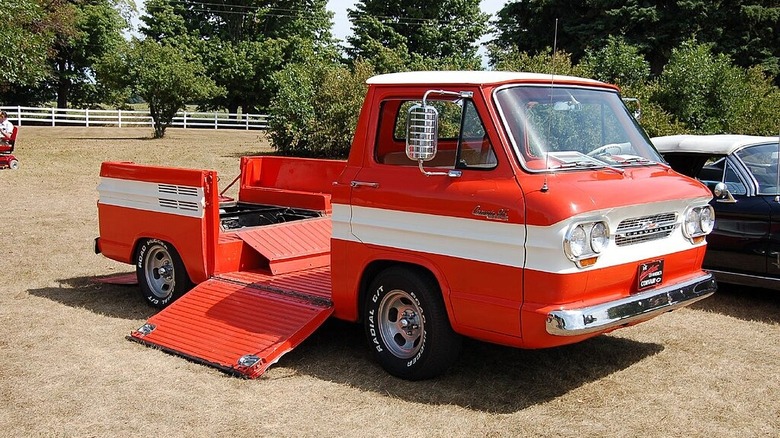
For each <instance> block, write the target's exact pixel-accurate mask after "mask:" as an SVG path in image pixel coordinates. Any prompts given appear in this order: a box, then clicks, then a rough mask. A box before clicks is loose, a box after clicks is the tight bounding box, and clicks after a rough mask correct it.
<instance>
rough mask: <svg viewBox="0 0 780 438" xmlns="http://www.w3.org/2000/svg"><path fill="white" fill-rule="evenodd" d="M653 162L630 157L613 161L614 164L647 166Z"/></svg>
mask: <svg viewBox="0 0 780 438" xmlns="http://www.w3.org/2000/svg"><path fill="white" fill-rule="evenodd" d="M653 162H654V161H652V160H649V159H647V158H645V157H638V156H631V157H626V158H624V159H622V160H620V161H615V164H647V163H653Z"/></svg>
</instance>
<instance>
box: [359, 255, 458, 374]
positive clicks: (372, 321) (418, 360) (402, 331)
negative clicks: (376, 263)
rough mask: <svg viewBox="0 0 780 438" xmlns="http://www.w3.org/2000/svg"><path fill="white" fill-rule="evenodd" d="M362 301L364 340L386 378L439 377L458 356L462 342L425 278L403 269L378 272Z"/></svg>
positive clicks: (432, 285) (431, 282)
mask: <svg viewBox="0 0 780 438" xmlns="http://www.w3.org/2000/svg"><path fill="white" fill-rule="evenodd" d="M369 294H370V295H369V296H368V299H367V300H366V306H365V314H364V318H363V319H364V324H365V330H366V337H367V338H368V342H369V344H370V345H371V347H372V351H373V353H374V356H375V357H376V359H377V361H378V362H379V363H380V364H381V365H382V367H383V368H384V369H385V370H386V371H387V372H388V373H390V374H392V375H394V376H396V377H400V378H403V379H408V380H422V379H428V378H432V377H436V376H438V375H440V374H442V373H443V372H444V371H445V370H446V369H447V368H448V367H449V366H450V365H451V364H452V363H453V362H454V361H455V359H456V358H457V357H458V354H459V353H460V347H461V339H460V336H459V335H458V334H456V333H455V332H454V331H453V330H452V327H451V325H450V322H449V319H448V318H447V311H446V309H445V308H444V301H443V300H442V296H441V292H440V290H439V287H438V285H437V284H436V282H435V281H434V280H433V279H432V278H431V277H430V276H429V275H425V273H423V272H420V271H418V270H415V269H410V268H405V267H393V268H389V269H387V270H385V271H383V272H381V273H380V274H379V275H378V276H377V277H376V278H375V279H374V281H373V282H372V283H371V287H370V289H369Z"/></svg>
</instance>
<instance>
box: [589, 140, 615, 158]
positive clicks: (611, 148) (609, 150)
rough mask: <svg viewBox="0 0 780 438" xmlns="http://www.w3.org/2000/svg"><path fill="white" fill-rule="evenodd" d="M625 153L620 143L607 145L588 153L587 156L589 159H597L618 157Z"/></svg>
mask: <svg viewBox="0 0 780 438" xmlns="http://www.w3.org/2000/svg"><path fill="white" fill-rule="evenodd" d="M622 152H623V145H622V144H619V143H610V144H605V145H604V146H599V147H597V148H596V149H593V150H592V151H590V152H588V153H587V155H588V156H589V157H596V156H599V155H616V154H620V153H622Z"/></svg>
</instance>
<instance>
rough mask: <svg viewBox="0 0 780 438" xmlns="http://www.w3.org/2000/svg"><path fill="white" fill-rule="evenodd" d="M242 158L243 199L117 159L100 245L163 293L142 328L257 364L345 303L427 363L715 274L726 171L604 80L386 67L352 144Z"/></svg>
mask: <svg viewBox="0 0 780 438" xmlns="http://www.w3.org/2000/svg"><path fill="white" fill-rule="evenodd" d="M240 166H241V175H240V188H239V190H238V196H237V199H232V200H227V201H226V200H224V199H221V198H220V196H219V189H218V186H217V175H216V173H215V172H213V171H209V170H188V169H178V168H166V167H154V166H142V165H137V164H133V163H119V162H107V163H103V165H102V168H101V172H100V176H101V180H100V185H99V187H98V191H99V201H98V214H99V225H100V236H99V237H98V238H97V239H96V243H95V249H96V252H99V253H102V254H103V255H105V256H106V257H109V258H111V259H114V260H118V261H120V262H125V263H130V264H134V265H135V266H136V272H137V277H138V282H139V285H140V290H141V293H142V296H143V297H144V299H145V300H147V301H148V302H149V303H150V304H152V305H154V306H157V307H159V308H161V309H162V310H161V311H160V312H159V313H157V314H156V315H154V316H153V317H151V318H150V319H149V320H148V322H147V323H146V324H144V325H143V326H142V327H140V328H139V329H138V330H136V331H134V332H133V333H132V334H131V338H132V339H133V340H136V341H138V342H141V343H143V344H147V345H152V346H155V347H157V348H160V349H163V350H165V351H168V352H172V353H175V354H178V355H181V356H184V357H186V358H189V359H192V360H196V361H199V362H202V363H205V364H209V365H212V366H215V367H218V368H220V369H222V370H225V371H227V372H230V373H233V374H237V375H241V376H247V377H257V376H259V375H260V374H262V373H263V372H264V371H265V369H267V367H268V366H270V365H271V364H273V363H275V362H276V361H277V360H279V358H280V357H281V356H282V355H283V354H284V353H286V352H287V351H290V350H291V349H292V348H294V347H295V346H296V345H298V344H299V343H300V342H301V341H303V340H304V339H305V338H306V337H307V336H308V335H310V334H311V333H312V332H313V331H314V330H316V329H317V327H319V326H320V325H321V324H322V322H324V321H325V320H326V319H327V318H328V317H335V318H339V319H342V320H346V321H352V322H356V323H357V322H359V323H362V324H363V326H364V327H365V333H366V337H367V340H368V343H369V344H370V346H371V349H372V351H373V353H374V355H375V357H376V359H377V360H378V362H379V363H380V364H381V365H382V367H383V368H385V369H386V370H387V371H388V372H389V373H391V374H393V375H395V376H399V377H402V378H405V379H411V380H417V379H425V378H430V377H434V376H436V375H438V374H440V373H442V372H443V371H445V370H446V368H447V367H448V366H449V365H450V364H451V363H452V362H453V361H454V360H455V359H456V358H457V356H458V352H459V347H460V342H461V339H462V337H463V336H467V337H471V338H475V339H479V340H482V341H486V342H493V343H497V344H502V345H508V346H513V347H519V348H544V347H555V346H559V345H564V344H569V343H573V342H578V341H582V340H584V339H587V338H590V337H592V336H597V335H599V334H602V333H606V332H609V331H612V330H615V329H617V328H619V327H624V326H628V325H632V324H636V323H639V322H642V321H645V320H648V319H650V318H653V317H655V316H657V315H659V314H661V313H663V312H667V311H670V310H673V309H676V308H679V307H681V306H685V305H688V304H690V303H693V302H695V301H697V300H699V299H702V298H705V297H707V296H709V295H710V294H712V293H713V292H714V291H715V289H716V284H715V281H714V280H713V277H712V276H711V275H710V274H709V273H707V272H705V271H703V270H702V269H701V264H702V260H703V257H704V252H705V248H706V240H705V238H706V235H707V234H708V233H709V232H710V231H711V230H712V228H713V222H714V216H713V211H712V208H711V207H710V206H709V205H708V201H709V200H710V198H711V193H710V191H709V190H708V189H707V188H706V187H705V186H703V185H702V184H700V183H698V182H697V181H695V180H693V179H690V178H687V177H685V176H682V175H680V174H678V173H676V172H674V171H673V170H671V169H670V168H669V166H667V165H666V164H665V163H664V162H663V160H662V159H661V157H660V156H659V155H658V153H657V152H656V150H655V149H654V148H653V146H652V145H651V143H650V141H649V140H648V138H647V136H646V135H645V134H644V132H643V131H642V130H641V128H640V127H639V126H638V124H637V122H636V120H635V119H634V117H633V116H632V114H631V113H630V112H629V111H628V109H627V108H626V106H625V105H624V103H623V101H622V100H621V96H620V94H619V91H618V90H617V89H616V88H615V87H613V86H611V85H608V84H604V83H601V82H597V81H593V80H588V79H582V78H574V77H564V76H550V75H538V74H528V73H511V72H414V73H397V74H389V75H381V76H376V77H373V78H371V79H369V81H368V92H367V95H366V98H365V103H364V106H363V109H362V111H361V114H360V117H359V120H358V125H357V130H356V134H355V137H354V139H353V143H352V148H351V152H350V155H349V158H348V159H347V160H346V161H335V160H314V159H301V158H285V157H274V156H266V157H243V158H242V159H241V164H240ZM193 286H194V287H193Z"/></svg>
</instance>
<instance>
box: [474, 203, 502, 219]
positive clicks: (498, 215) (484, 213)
mask: <svg viewBox="0 0 780 438" xmlns="http://www.w3.org/2000/svg"><path fill="white" fill-rule="evenodd" d="M471 214H473V215H474V216H481V217H484V218H486V219H490V220H493V221H501V222H508V221H509V210H508V209H506V208H502V209H501V210H498V211H495V210H483V209H482V207H480V206H479V205H477V206H476V207H474V210H472V211H471Z"/></svg>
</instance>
